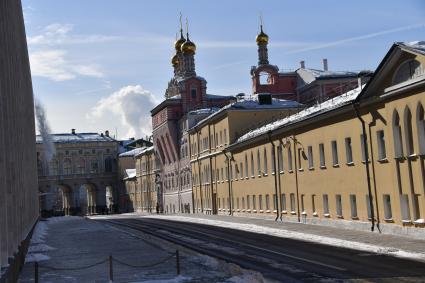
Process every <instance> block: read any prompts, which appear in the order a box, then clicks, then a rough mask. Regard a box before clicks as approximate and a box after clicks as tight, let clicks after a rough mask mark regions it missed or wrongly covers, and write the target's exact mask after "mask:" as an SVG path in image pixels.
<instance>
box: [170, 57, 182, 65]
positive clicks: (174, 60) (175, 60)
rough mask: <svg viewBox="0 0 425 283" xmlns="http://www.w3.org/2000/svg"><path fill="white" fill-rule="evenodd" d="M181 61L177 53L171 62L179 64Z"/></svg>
mask: <svg viewBox="0 0 425 283" xmlns="http://www.w3.org/2000/svg"><path fill="white" fill-rule="evenodd" d="M179 63H180V60H179V56H177V54H175V55H174V56H173V58H171V64H173V66H177V65H178V64H179Z"/></svg>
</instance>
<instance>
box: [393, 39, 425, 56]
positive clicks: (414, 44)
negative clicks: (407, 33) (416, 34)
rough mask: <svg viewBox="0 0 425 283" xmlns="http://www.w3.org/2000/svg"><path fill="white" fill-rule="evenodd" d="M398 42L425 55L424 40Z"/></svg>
mask: <svg viewBox="0 0 425 283" xmlns="http://www.w3.org/2000/svg"><path fill="white" fill-rule="evenodd" d="M399 44H400V45H404V46H406V47H410V48H411V49H414V50H415V51H417V52H419V53H421V54H424V55H425V41H411V42H400V43H399Z"/></svg>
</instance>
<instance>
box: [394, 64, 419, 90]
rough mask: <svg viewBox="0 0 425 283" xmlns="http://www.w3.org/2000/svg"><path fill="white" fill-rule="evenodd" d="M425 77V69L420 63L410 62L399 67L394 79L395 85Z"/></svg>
mask: <svg viewBox="0 0 425 283" xmlns="http://www.w3.org/2000/svg"><path fill="white" fill-rule="evenodd" d="M423 75H425V68H424V65H422V64H421V63H420V62H419V61H416V60H408V61H405V62H404V63H402V64H401V65H400V67H398V69H397V71H396V72H395V75H394V78H393V85H396V84H399V83H402V82H405V81H409V80H412V79H415V78H417V77H420V76H423Z"/></svg>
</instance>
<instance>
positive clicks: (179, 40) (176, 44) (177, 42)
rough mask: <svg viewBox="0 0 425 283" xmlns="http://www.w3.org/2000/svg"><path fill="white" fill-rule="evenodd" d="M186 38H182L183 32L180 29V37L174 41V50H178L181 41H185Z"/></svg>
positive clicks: (181, 43)
mask: <svg viewBox="0 0 425 283" xmlns="http://www.w3.org/2000/svg"><path fill="white" fill-rule="evenodd" d="M185 41H186V38H184V36H183V33H182V32H181V31H180V38H179V39H177V40H176V42H174V48H175V49H176V51H180V50H181V47H182V45H183V43H185Z"/></svg>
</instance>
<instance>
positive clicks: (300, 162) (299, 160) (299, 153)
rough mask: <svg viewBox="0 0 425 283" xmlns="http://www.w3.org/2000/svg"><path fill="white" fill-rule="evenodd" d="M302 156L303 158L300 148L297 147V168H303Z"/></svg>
mask: <svg viewBox="0 0 425 283" xmlns="http://www.w3.org/2000/svg"><path fill="white" fill-rule="evenodd" d="M302 158H303V153H302V148H299V149H298V170H302V169H303V166H302V164H303V163H302Z"/></svg>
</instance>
